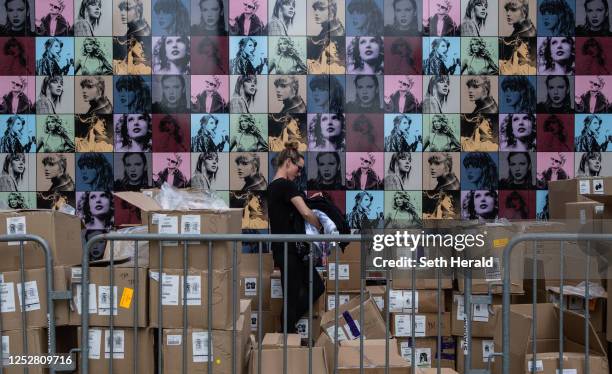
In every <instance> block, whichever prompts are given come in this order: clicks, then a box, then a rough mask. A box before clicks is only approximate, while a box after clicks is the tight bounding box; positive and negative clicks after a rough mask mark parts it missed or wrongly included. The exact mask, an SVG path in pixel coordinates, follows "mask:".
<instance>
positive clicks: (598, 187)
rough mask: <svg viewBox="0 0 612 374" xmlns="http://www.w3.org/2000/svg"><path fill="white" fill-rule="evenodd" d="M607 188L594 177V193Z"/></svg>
mask: <svg viewBox="0 0 612 374" xmlns="http://www.w3.org/2000/svg"><path fill="white" fill-rule="evenodd" d="M605 189H606V188H605V186H604V180H603V179H593V193H594V194H597V195H603V194H604V190H605ZM563 374H565V373H563Z"/></svg>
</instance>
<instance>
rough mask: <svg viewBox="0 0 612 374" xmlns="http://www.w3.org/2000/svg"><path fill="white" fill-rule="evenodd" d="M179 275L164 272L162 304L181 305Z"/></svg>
mask: <svg viewBox="0 0 612 374" xmlns="http://www.w3.org/2000/svg"><path fill="white" fill-rule="evenodd" d="M179 282H180V277H179V276H178V275H168V274H162V297H161V299H162V305H179V302H178V299H179Z"/></svg>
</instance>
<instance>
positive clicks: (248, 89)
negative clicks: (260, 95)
mask: <svg viewBox="0 0 612 374" xmlns="http://www.w3.org/2000/svg"><path fill="white" fill-rule="evenodd" d="M242 87H244V92H245V93H246V94H247V95H251V96H253V95H255V93H256V92H257V81H256V80H255V79H246V80H245V81H244V83H243V85H242Z"/></svg>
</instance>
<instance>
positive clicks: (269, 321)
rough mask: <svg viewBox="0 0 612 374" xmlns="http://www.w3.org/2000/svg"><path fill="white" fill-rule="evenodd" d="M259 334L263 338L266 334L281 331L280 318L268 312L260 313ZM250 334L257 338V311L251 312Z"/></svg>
mask: <svg viewBox="0 0 612 374" xmlns="http://www.w3.org/2000/svg"><path fill="white" fill-rule="evenodd" d="M261 321H262V326H261V329H262V330H261V333H262V336H265V334H267V333H272V332H277V331H281V320H280V316H277V315H274V314H272V312H270V311H267V310H265V311H262V312H261ZM250 324H251V333H252V334H254V335H255V339H257V337H258V330H257V329H258V327H259V318H258V315H257V311H252V312H251V321H250Z"/></svg>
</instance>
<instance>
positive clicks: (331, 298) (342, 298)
mask: <svg viewBox="0 0 612 374" xmlns="http://www.w3.org/2000/svg"><path fill="white" fill-rule="evenodd" d="M349 299H350V295H341V294H340V295H338V302H339V303H340V305H341V306H342V305H344V304H346V303H348V302H349ZM333 309H336V295H335V294H333V295H327V310H333Z"/></svg>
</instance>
